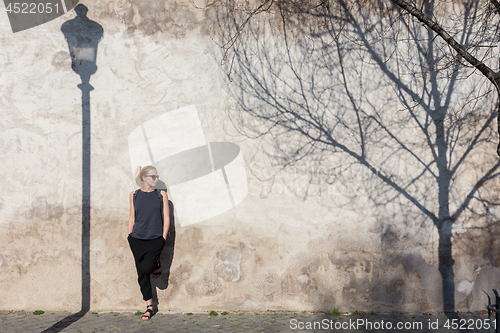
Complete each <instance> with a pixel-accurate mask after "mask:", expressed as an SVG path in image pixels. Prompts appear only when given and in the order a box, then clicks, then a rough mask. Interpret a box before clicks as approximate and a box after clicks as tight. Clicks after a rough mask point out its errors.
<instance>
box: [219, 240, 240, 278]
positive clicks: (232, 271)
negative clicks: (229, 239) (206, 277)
mask: <svg viewBox="0 0 500 333" xmlns="http://www.w3.org/2000/svg"><path fill="white" fill-rule="evenodd" d="M243 247H244V245H243V244H240V246H239V247H233V248H229V249H225V250H222V251H219V252H217V258H218V260H219V263H218V264H217V266H215V271H216V272H217V274H218V275H219V276H220V277H222V278H223V279H224V280H226V281H228V282H236V281H238V280H240V278H241V262H242V261H243V259H244V258H245V255H244V253H243Z"/></svg>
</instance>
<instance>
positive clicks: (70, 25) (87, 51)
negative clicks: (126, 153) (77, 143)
mask: <svg viewBox="0 0 500 333" xmlns="http://www.w3.org/2000/svg"><path fill="white" fill-rule="evenodd" d="M75 11H76V14H77V16H76V17H75V18H74V19H72V20H69V21H66V22H64V24H63V25H62V26H61V31H62V33H63V34H64V38H65V39H66V41H67V42H68V47H69V53H70V56H71V68H72V69H73V71H74V72H75V73H77V74H78V75H80V78H81V80H82V83H81V84H79V85H78V88H80V90H81V91H82V311H88V310H89V309H90V92H91V91H92V90H93V89H94V88H93V87H92V86H91V85H90V83H89V81H90V76H91V75H92V74H94V73H95V72H96V71H97V65H96V57H97V44H98V43H99V41H100V40H101V38H102V36H103V29H102V26H101V25H100V24H99V23H97V22H94V21H92V20H90V19H89V18H88V17H87V12H88V8H87V7H85V6H84V5H82V4H79V5H78V6H76V7H75Z"/></svg>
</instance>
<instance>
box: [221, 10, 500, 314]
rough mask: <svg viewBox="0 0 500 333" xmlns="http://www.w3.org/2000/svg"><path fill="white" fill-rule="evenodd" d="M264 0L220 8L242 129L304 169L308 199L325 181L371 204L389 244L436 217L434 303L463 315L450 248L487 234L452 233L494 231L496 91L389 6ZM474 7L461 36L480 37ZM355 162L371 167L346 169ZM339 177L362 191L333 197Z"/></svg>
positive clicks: (415, 233)
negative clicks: (359, 173)
mask: <svg viewBox="0 0 500 333" xmlns="http://www.w3.org/2000/svg"><path fill="white" fill-rule="evenodd" d="M264 3H266V4H268V5H269V7H268V8H267V9H266V10H265V13H262V9H261V7H262V6H260V7H259V8H257V9H255V10H250V9H248V8H246V7H245V8H243V9H242V8H238V6H237V5H235V4H234V3H233V2H230V1H227V2H225V1H221V2H220V3H218V5H217V6H213V8H212V9H213V12H212V15H213V17H214V19H215V20H217V22H218V24H219V29H218V33H219V35H218V36H217V37H216V38H217V40H218V41H219V43H220V45H222V46H223V49H222V50H223V54H222V57H223V60H224V61H226V70H227V73H228V77H229V79H230V81H231V84H230V85H229V91H230V93H231V94H232V96H233V98H234V100H235V102H236V104H237V106H236V108H235V110H234V111H230V112H229V113H228V115H229V117H230V118H231V120H232V122H233V124H234V126H235V128H236V129H237V130H238V134H239V135H241V136H243V137H247V138H251V139H254V140H257V139H258V140H260V141H259V142H260V146H259V149H260V151H261V153H262V155H265V156H266V158H267V161H266V162H267V163H271V165H272V167H274V168H275V170H277V173H276V174H278V173H279V172H281V171H283V170H286V169H287V168H288V167H290V166H294V167H296V168H302V170H304V172H305V173H306V174H307V175H308V177H307V179H306V180H304V181H305V182H307V185H306V186H305V188H304V187H301V190H300V191H297V192H295V194H296V195H299V196H301V197H303V198H308V197H310V195H311V193H310V188H312V187H315V188H316V189H317V191H319V193H320V194H322V195H321V197H322V200H323V198H325V199H324V200H325V201H324V204H325V205H333V206H337V207H340V208H343V209H352V210H359V209H365V210H366V209H370V211H371V212H373V214H372V215H373V216H374V217H375V218H376V219H377V220H378V221H379V224H380V230H379V231H380V233H381V237H382V247H383V248H382V250H383V251H389V252H390V251H391V248H396V249H397V248H399V247H401V246H402V244H404V243H408V242H412V243H414V244H417V245H418V246H421V247H422V246H424V245H425V244H427V243H429V242H430V240H429V234H430V233H429V231H428V230H430V226H432V225H433V226H434V227H435V229H434V230H435V231H437V234H438V246H437V251H438V258H439V262H438V270H439V275H440V277H441V286H442V290H441V294H440V297H439V301H438V303H442V306H443V311H444V312H447V313H449V314H450V318H456V314H455V309H456V299H455V297H456V296H455V295H456V293H457V291H456V290H455V273H454V265H455V260H454V255H453V253H452V249H453V246H456V247H457V250H458V249H461V253H462V254H463V253H464V251H465V252H467V251H469V252H472V251H473V249H474V248H475V246H474V242H475V240H477V238H475V237H476V236H474V235H473V232H467V233H466V234H461V235H460V237H455V238H454V235H455V234H456V233H454V230H455V229H456V227H457V226H459V225H462V226H464V228H468V229H471V228H472V227H474V228H476V230H480V234H481V236H480V237H483V238H484V237H486V238H487V239H494V238H495V237H496V236H497V235H498V232H497V231H493V229H495V228H496V227H494V226H496V225H497V224H498V220H499V219H498V215H497V214H496V213H497V212H494V211H492V210H491V208H492V207H495V206H497V205H498V204H499V202H500V199H499V196H498V195H491V194H490V195H488V193H491V186H492V184H493V183H492V181H493V180H495V179H496V178H497V177H498V176H499V175H500V173H499V170H500V161H499V160H498V158H496V156H488V155H485V154H484V152H486V151H493V148H492V147H494V145H495V135H496V134H495V130H494V128H493V127H494V126H493V122H494V120H495V118H496V117H497V114H498V101H497V100H495V102H496V103H490V102H489V99H496V98H497V97H496V95H495V94H494V92H493V93H492V91H491V90H489V89H488V87H485V85H483V83H482V82H483V81H484V78H478V77H473V76H471V75H472V74H471V71H470V70H469V69H467V68H464V66H463V64H462V63H461V61H460V59H459V58H456V57H451V58H450V57H449V56H448V55H447V54H448V53H447V48H446V47H444V46H443V45H442V44H439V43H437V42H436V41H435V39H434V37H433V34H432V33H431V32H430V31H429V30H426V29H425V28H422V27H421V26H420V25H419V24H415V23H414V22H412V21H410V20H406V19H405V17H404V16H403V15H401V13H399V12H398V11H397V10H395V9H394V8H382V7H383V6H382V7H381V8H382V9H381V11H380V12H379V13H378V14H379V15H377V13H376V12H374V11H369V10H366V7H364V6H369V4H367V3H365V2H362V1H361V2H347V1H337V2H328V1H326V2H321V3H318V4H316V5H315V6H311V5H310V3H309V2H301V3H297V2H294V1H281V2H274V3H272V1H271V2H269V1H265V2H264ZM374 3H375V2H374ZM377 3H378V2H377ZM374 5H375V4H374ZM426 6H429V7H427V8H426V11H428V12H432V10H434V8H432V6H431V4H430V3H427V4H426ZM464 6H465V7H464V13H465V14H464V16H465V17H466V20H464V21H459V22H462V24H463V25H462V26H461V27H459V28H460V29H458V28H457V34H459V37H460V38H461V42H462V43H464V44H467V43H469V42H472V41H473V40H474V42H477V41H476V39H477V30H476V29H475V28H474V26H473V24H472V23H471V22H469V20H470V21H475V20H477V19H478V17H480V16H481V15H482V14H481V10H482V9H481V8H479V7H477V6H474V4H472V3H471V4H469V3H467V4H464ZM374 13H375V14H374ZM387 13H390V14H394V15H392V16H391V15H385V14H387ZM249 15H250V16H252V20H249V19H248V17H249ZM389 16H390V18H387V17H389ZM396 24H397V25H398V29H395V28H394V26H395V25H396ZM242 27H243V28H242ZM405 40H406V42H405ZM408 41H411V42H408ZM464 78H467V80H464ZM401 108H402V109H401ZM396 110H398V111H396ZM266 162H261V161H255V164H259V163H263V164H264V165H265V164H266ZM325 166H326V167H325ZM353 168H359V169H360V170H364V171H365V173H364V176H363V177H358V178H357V179H353V178H352V177H351V179H349V177H346V171H348V170H352V169H353ZM276 174H275V175H276ZM268 180H269V181H271V182H273V181H274V180H275V178H274V177H269V178H268ZM339 182H340V183H342V182H346V183H347V186H351V187H354V188H355V190H354V191H350V192H348V193H341V195H340V196H338V197H337V198H340V200H338V201H337V200H331V191H330V189H331V187H332V186H335V185H337V184H339ZM313 185H314V186H313ZM359 189H361V190H359ZM488 209H489V210H488ZM481 215H482V216H483V218H479V217H480V216H481ZM486 217H488V218H486ZM492 228H493V229H492ZM471 230H472V229H471ZM495 230H496V229H495ZM453 244H454V245H453ZM384 247H385V248H384ZM463 248H465V250H464V249H463ZM490 249H491V247H490ZM392 251H393V252H397V251H396V250H392ZM491 252H492V251H491V250H490V253H491ZM393 255H394V254H393ZM393 259H394V260H401V261H404V258H402V257H398V256H396V257H393ZM429 292H430V291H428V293H429ZM376 294H377V293H374V294H373V295H374V296H373V297H377V296H376Z"/></svg>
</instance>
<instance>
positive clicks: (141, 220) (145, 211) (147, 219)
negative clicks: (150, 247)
mask: <svg viewBox="0 0 500 333" xmlns="http://www.w3.org/2000/svg"><path fill="white" fill-rule="evenodd" d="M134 209H135V223H134V228H133V229H132V233H131V234H130V236H132V237H134V238H138V239H156V238H158V237H162V236H163V222H162V218H161V207H160V198H159V197H158V192H156V191H154V190H153V191H151V192H143V191H142V190H139V191H138V192H137V197H136V198H135V202H134Z"/></svg>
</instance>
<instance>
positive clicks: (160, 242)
mask: <svg viewBox="0 0 500 333" xmlns="http://www.w3.org/2000/svg"><path fill="white" fill-rule="evenodd" d="M129 244H130V248H131V249H132V253H133V254H134V259H135V265H136V268H137V276H138V279H137V281H138V282H139V287H140V289H141V293H142V297H143V300H145V301H147V302H149V301H151V303H146V304H152V300H151V299H152V297H153V291H152V288H151V280H150V277H149V275H150V274H151V273H153V271H154V270H155V266H156V262H157V261H158V260H160V254H161V251H162V249H163V246H164V245H165V240H164V239H163V237H160V238H158V239H152V240H142V239H136V238H133V237H131V236H129Z"/></svg>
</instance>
